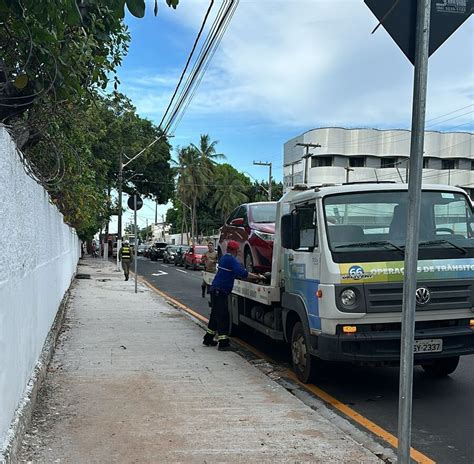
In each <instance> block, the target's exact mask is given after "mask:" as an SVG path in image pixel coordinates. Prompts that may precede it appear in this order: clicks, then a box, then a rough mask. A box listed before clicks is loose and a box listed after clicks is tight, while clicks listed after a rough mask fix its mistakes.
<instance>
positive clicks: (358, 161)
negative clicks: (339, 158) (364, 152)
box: [349, 156, 365, 168]
mask: <svg viewBox="0 0 474 464" xmlns="http://www.w3.org/2000/svg"><path fill="white" fill-rule="evenodd" d="M364 166H365V157H364V156H350V157H349V167H350V168H363V167H364Z"/></svg>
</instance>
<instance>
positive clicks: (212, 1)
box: [159, 0, 214, 128]
mask: <svg viewBox="0 0 474 464" xmlns="http://www.w3.org/2000/svg"><path fill="white" fill-rule="evenodd" d="M213 5H214V0H211V3H210V5H209V8H208V9H207V11H206V14H205V16H204V19H203V21H202V23H201V27H200V29H199V32H198V35H197V36H196V40H195V41H194V44H193V48H192V49H191V52H190V53H189V56H188V59H187V60H186V64H185V66H184V69H183V72H182V73H181V76H180V78H179V81H178V84H177V85H176V88H175V89H174V92H173V96H172V97H171V100H170V102H169V104H168V107H167V108H166V111H165V114H164V115H163V118H162V119H161V122H160V124H159V127H160V128H161V127H162V125H163V121H164V120H165V118H166V116H167V114H168V112H169V110H170V108H171V105H172V104H173V101H174V99H175V97H176V94H177V93H178V90H179V86H180V85H181V82H182V81H183V78H184V75H185V74H186V71H187V70H188V66H189V63H190V62H191V59H192V57H193V54H194V51H195V50H196V47H197V44H198V42H199V39H200V38H201V35H202V32H203V31H204V27H205V26H206V22H207V18H208V17H209V14H210V12H211V10H212V7H213Z"/></svg>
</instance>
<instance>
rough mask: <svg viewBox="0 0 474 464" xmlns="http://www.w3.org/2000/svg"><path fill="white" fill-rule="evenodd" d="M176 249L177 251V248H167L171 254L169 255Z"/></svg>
mask: <svg viewBox="0 0 474 464" xmlns="http://www.w3.org/2000/svg"><path fill="white" fill-rule="evenodd" d="M177 249H178V247H177V246H171V247H168V251H169V252H171V253H174V252H175V251H176V250H177Z"/></svg>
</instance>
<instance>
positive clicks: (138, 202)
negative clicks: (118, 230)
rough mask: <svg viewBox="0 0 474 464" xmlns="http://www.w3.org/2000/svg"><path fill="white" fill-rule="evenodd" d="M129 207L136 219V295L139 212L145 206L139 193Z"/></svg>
mask: <svg viewBox="0 0 474 464" xmlns="http://www.w3.org/2000/svg"><path fill="white" fill-rule="evenodd" d="M127 204H128V207H129V208H130V209H133V211H134V218H135V248H134V255H135V293H137V258H138V228H137V210H139V209H140V208H141V207H142V206H143V200H142V199H141V198H140V197H139V195H138V193H134V194H133V195H132V196H131V197H129V198H128V200H127Z"/></svg>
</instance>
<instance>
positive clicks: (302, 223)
mask: <svg viewBox="0 0 474 464" xmlns="http://www.w3.org/2000/svg"><path fill="white" fill-rule="evenodd" d="M293 214H295V216H296V218H295V219H296V224H297V227H295V229H294V232H293V233H297V234H298V235H299V240H298V239H297V240H296V241H297V242H299V243H298V245H299V246H298V248H295V249H285V254H284V279H285V291H286V292H288V293H290V294H292V295H294V296H297V297H298V298H300V299H301V300H302V301H303V303H304V306H305V308H306V312H307V315H308V323H309V327H310V329H316V330H319V329H321V324H320V320H319V310H318V298H317V296H316V292H317V290H318V286H319V281H320V280H319V276H320V262H321V259H320V250H319V240H318V235H319V233H318V232H319V231H318V221H317V211H316V205H315V204H314V203H310V204H304V205H298V206H297V207H296V209H295V210H294V211H293Z"/></svg>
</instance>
